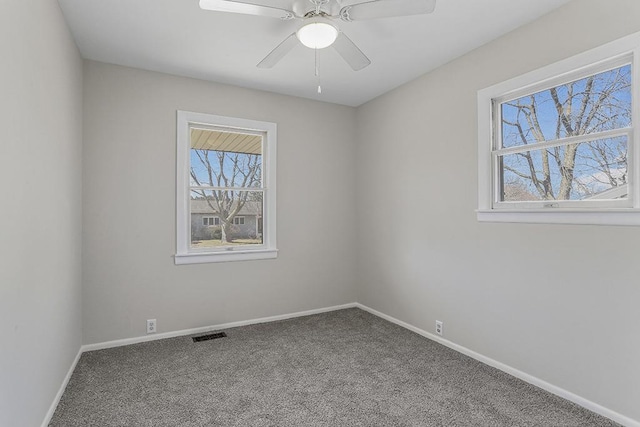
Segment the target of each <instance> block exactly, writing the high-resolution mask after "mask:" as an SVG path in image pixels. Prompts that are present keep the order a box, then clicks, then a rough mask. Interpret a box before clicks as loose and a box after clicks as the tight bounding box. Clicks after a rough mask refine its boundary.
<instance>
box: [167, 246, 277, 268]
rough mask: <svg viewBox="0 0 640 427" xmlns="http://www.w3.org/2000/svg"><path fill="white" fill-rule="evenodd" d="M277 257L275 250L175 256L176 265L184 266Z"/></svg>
mask: <svg viewBox="0 0 640 427" xmlns="http://www.w3.org/2000/svg"><path fill="white" fill-rule="evenodd" d="M277 257H278V250H277V249H260V250H253V251H228V252H207V253H190V254H176V255H175V263H176V265H184V264H205V263H210V262H228V261H253V260H259V259H273V258H277Z"/></svg>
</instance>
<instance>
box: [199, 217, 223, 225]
mask: <svg viewBox="0 0 640 427" xmlns="http://www.w3.org/2000/svg"><path fill="white" fill-rule="evenodd" d="M202 225H220V218H218V217H217V216H205V217H202Z"/></svg>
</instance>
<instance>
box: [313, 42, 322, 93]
mask: <svg viewBox="0 0 640 427" xmlns="http://www.w3.org/2000/svg"><path fill="white" fill-rule="evenodd" d="M318 50H319V49H314V51H315V57H316V77H317V78H318V94H321V93H322V86H320V61H319V57H318Z"/></svg>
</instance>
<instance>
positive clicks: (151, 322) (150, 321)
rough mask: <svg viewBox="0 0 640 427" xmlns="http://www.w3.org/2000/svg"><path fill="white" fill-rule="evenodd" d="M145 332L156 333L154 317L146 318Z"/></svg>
mask: <svg viewBox="0 0 640 427" xmlns="http://www.w3.org/2000/svg"><path fill="white" fill-rule="evenodd" d="M147 333H148V334H155V333H156V319H148V320H147Z"/></svg>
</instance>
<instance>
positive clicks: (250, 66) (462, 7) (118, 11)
mask: <svg viewBox="0 0 640 427" xmlns="http://www.w3.org/2000/svg"><path fill="white" fill-rule="evenodd" d="M58 1H59V3H60V6H61V7H62V10H63V13H64V15H65V18H66V20H67V23H68V24H69V27H70V28H71V31H72V33H73V35H74V37H75V39H76V42H77V44H78V47H79V48H80V52H81V53H82V55H83V57H85V58H88V59H93V60H96V61H102V62H109V63H113V64H119V65H125V66H129V67H136V68H142V69H145V70H152V71H160V72H164V73H169V74H175V75H180V76H187V77H194V78H198V79H204V80H211V81H216V82H221V83H227V84H232V85H237V86H243V87H249V88H254V89H261V90H266V91H271V92H278V93H283V94H287V95H294V96H300V97H304V98H311V99H317V100H322V101H327V102H333V103H338V104H344V105H351V106H358V105H360V104H362V103H364V102H366V101H369V100H370V99H373V98H375V97H376V96H378V95H381V94H383V93H385V92H387V91H389V90H391V89H393V88H395V87H397V86H399V85H401V84H403V83H406V82H408V81H410V80H412V79H414V78H416V77H418V76H420V75H422V74H424V73H426V72H428V71H430V70H432V69H434V68H437V67H438V66H440V65H442V64H445V63H446V62H449V61H451V60H452V59H454V58H456V57H459V56H461V55H463V54H464V53H466V52H469V51H470V50H473V49H474V48H476V47H478V46H481V45H483V44H485V43H487V42H489V41H490V40H493V39H495V38H497V37H499V36H500V35H502V34H505V33H507V32H509V31H511V30H513V29H515V28H517V27H519V26H522V25H524V24H526V23H528V22H531V21H533V20H535V19H536V18H538V17H540V16H541V15H543V14H545V13H548V12H549V11H551V10H553V9H555V8H557V7H559V6H561V5H563V4H565V3H568V2H569V0H438V2H437V5H436V10H435V12H434V13H432V14H430V15H422V16H408V17H400V18H388V19H379V20H375V21H361V22H342V21H337V23H338V26H339V27H340V29H341V30H342V31H343V32H344V33H345V34H346V35H347V36H349V37H350V38H351V39H352V40H353V41H354V42H355V43H356V44H357V45H358V47H360V49H361V50H362V51H363V52H364V53H365V54H366V55H367V56H368V57H369V58H370V59H371V62H372V64H371V65H370V66H369V67H367V68H365V69H363V70H361V71H353V70H351V68H349V66H348V65H347V64H346V63H345V62H344V61H343V60H342V58H341V57H340V56H338V54H337V53H336V52H335V51H334V50H333V49H332V48H327V49H323V50H320V51H319V54H320V55H319V56H320V78H321V83H322V94H317V92H316V88H317V80H316V78H315V77H314V51H313V50H312V49H308V48H305V47H304V46H302V45H299V46H296V47H295V48H294V49H293V50H292V51H291V52H290V53H289V54H288V55H287V56H286V57H285V58H284V59H283V60H282V61H281V62H280V63H279V64H277V65H276V66H275V67H274V68H272V69H259V68H257V67H256V64H257V63H258V62H260V60H262V58H264V56H265V55H267V54H268V53H269V52H270V51H271V50H272V49H273V48H274V47H275V46H277V45H278V44H279V43H280V42H281V41H282V40H283V39H284V38H285V37H287V36H288V35H289V34H291V33H293V32H294V31H295V30H296V29H297V27H298V26H299V25H300V21H297V20H292V21H281V20H279V19H274V18H266V17H260V16H249V15H239V14H233V13H222V12H211V11H205V10H201V9H200V8H199V6H198V0H58ZM332 1H334V2H335V1H339V2H340V3H341V4H343V5H344V4H348V3H361V2H362V0H332ZM293 2H303V4H306V2H307V0H264V2H263V4H265V5H273V6H278V7H284V8H286V9H291V7H292V3H293ZM309 5H310V3H309ZM309 7H310V8H311V6H309Z"/></svg>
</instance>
